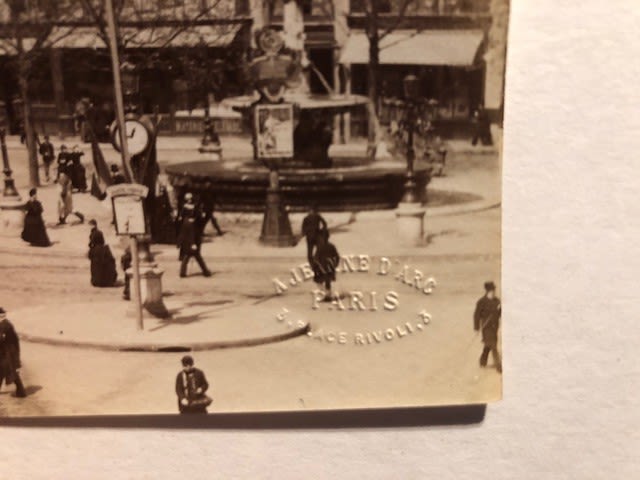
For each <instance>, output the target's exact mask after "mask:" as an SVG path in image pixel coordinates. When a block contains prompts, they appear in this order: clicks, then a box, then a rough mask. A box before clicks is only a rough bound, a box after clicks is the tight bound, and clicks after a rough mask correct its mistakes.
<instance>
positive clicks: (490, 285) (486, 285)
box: [484, 282, 496, 292]
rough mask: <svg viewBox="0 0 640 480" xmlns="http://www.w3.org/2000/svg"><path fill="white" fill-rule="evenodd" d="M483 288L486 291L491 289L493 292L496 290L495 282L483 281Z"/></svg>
mask: <svg viewBox="0 0 640 480" xmlns="http://www.w3.org/2000/svg"><path fill="white" fill-rule="evenodd" d="M484 289H485V290H486V291H487V292H492V291H493V292H495V290H496V284H495V283H493V282H484Z"/></svg>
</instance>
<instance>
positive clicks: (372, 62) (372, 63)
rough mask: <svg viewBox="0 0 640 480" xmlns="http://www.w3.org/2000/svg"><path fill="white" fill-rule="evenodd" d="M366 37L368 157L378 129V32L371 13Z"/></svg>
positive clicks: (376, 21) (375, 142) (373, 150)
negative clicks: (367, 48)
mask: <svg viewBox="0 0 640 480" xmlns="http://www.w3.org/2000/svg"><path fill="white" fill-rule="evenodd" d="M368 27H369V28H368V32H367V37H368V38H369V66H368V68H367V88H368V94H369V95H368V96H369V99H370V100H371V108H370V109H369V110H368V115H367V120H368V121H367V143H368V147H367V154H368V156H369V157H370V158H374V157H375V154H376V152H375V150H376V146H377V138H376V137H377V129H378V119H377V115H378V103H379V102H378V95H379V89H378V84H379V76H380V41H379V32H378V18H377V15H376V14H372V15H371V17H370V20H369V25H368Z"/></svg>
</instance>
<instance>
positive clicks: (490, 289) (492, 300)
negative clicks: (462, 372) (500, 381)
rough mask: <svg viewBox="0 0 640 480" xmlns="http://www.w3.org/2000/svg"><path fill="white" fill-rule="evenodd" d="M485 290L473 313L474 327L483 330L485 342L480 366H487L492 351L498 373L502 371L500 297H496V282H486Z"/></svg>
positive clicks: (483, 340) (476, 329) (483, 341)
mask: <svg viewBox="0 0 640 480" xmlns="http://www.w3.org/2000/svg"><path fill="white" fill-rule="evenodd" d="M484 290H485V294H484V296H482V297H481V298H480V300H478V303H476V310H475V312H474V314H473V329H474V330H475V331H482V343H484V349H483V350H482V355H481V356H480V366H481V367H486V366H487V359H488V358H489V352H491V355H492V356H493V363H494V364H495V367H496V370H498V373H502V360H501V358H500V353H499V352H498V328H499V327H500V315H501V313H502V309H501V305H500V299H499V298H498V297H496V285H495V283H493V282H485V284H484Z"/></svg>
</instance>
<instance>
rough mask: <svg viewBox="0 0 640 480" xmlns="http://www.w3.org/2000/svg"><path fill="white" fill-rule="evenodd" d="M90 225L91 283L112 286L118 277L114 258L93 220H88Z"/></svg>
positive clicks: (97, 285)
mask: <svg viewBox="0 0 640 480" xmlns="http://www.w3.org/2000/svg"><path fill="white" fill-rule="evenodd" d="M89 224H90V225H92V227H93V228H92V229H91V233H90V234H89V254H88V257H89V260H91V285H93V286H94V287H113V286H114V285H115V283H116V279H117V278H118V272H117V271H116V260H115V258H114V257H113V254H112V253H111V249H110V248H109V245H107V244H106V243H105V241H104V235H103V234H102V232H101V231H100V230H99V229H98V224H97V222H96V221H95V220H90V221H89Z"/></svg>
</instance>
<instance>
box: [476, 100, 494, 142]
mask: <svg viewBox="0 0 640 480" xmlns="http://www.w3.org/2000/svg"><path fill="white" fill-rule="evenodd" d="M472 122H473V130H474V132H473V139H472V140H471V145H473V146H475V145H476V144H477V143H478V140H480V141H481V143H482V145H487V146H488V145H493V140H492V138H491V122H490V121H489V115H488V114H487V111H486V110H485V108H484V107H483V106H482V105H478V108H477V109H476V110H475V111H474V112H473V119H472Z"/></svg>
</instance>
